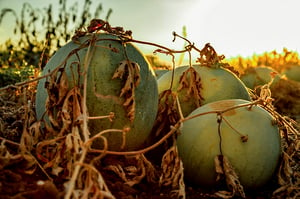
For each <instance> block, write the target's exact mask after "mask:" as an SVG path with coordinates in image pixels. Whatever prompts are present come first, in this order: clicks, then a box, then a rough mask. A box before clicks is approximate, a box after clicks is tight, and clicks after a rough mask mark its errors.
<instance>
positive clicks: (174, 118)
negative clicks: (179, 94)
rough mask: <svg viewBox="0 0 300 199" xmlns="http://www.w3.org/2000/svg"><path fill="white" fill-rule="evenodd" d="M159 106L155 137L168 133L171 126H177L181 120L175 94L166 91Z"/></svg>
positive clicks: (162, 94)
mask: <svg viewBox="0 0 300 199" xmlns="http://www.w3.org/2000/svg"><path fill="white" fill-rule="evenodd" d="M158 104H159V106H158V113H157V118H156V120H155V124H154V127H153V129H154V131H155V136H159V135H160V134H161V132H168V131H169V130H170V126H172V125H175V124H176V123H177V122H178V121H179V119H180V114H179V110H178V108H177V103H176V93H175V92H172V90H165V91H163V92H162V93H160V94H159V103H158Z"/></svg>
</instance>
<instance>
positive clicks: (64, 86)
mask: <svg viewBox="0 0 300 199" xmlns="http://www.w3.org/2000/svg"><path fill="white" fill-rule="evenodd" d="M57 87H58V101H57V104H59V103H60V102H61V101H62V100H63V99H64V97H65V96H66V94H67V92H68V90H69V80H68V76H67V74H66V72H65V70H63V71H62V72H61V75H60V77H59V79H58V84H57Z"/></svg>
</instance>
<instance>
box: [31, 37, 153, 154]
mask: <svg viewBox="0 0 300 199" xmlns="http://www.w3.org/2000/svg"><path fill="white" fill-rule="evenodd" d="M94 36H96V38H97V42H96V43H95V44H93V45H92V47H94V49H95V50H94V52H93V54H90V56H91V61H90V65H89V66H88V72H87V109H88V114H89V116H103V115H109V113H110V112H114V113H115V119H114V120H113V121H112V122H110V121H109V120H108V119H102V120H89V122H88V125H89V131H90V132H91V135H95V134H97V133H98V132H100V131H102V130H105V129H111V128H114V129H123V128H124V127H130V131H129V132H128V133H127V134H126V147H125V148H124V150H133V149H136V148H139V147H140V146H141V144H142V143H143V142H144V141H145V140H146V139H147V137H148V135H149V133H150V131H151V129H152V126H153V124H154V121H155V118H156V114H157V107H158V90H157V82H156V78H155V75H154V72H153V70H152V69H151V68H150V67H149V64H148V62H147V61H146V59H145V57H144V55H143V54H142V53H141V52H140V51H139V50H138V49H137V47H136V46H134V45H133V44H131V43H126V45H122V43H121V41H120V39H119V38H118V37H117V36H114V35H111V34H106V33H101V34H88V35H85V36H83V37H81V38H79V41H78V42H76V43H75V42H73V41H71V42H69V43H67V44H66V45H65V46H63V47H62V48H60V49H59V50H58V51H57V52H56V53H55V55H54V56H53V57H52V58H51V59H50V60H49V62H48V63H47V65H46V67H45V68H44V69H43V72H42V75H45V74H47V73H48V72H49V71H53V70H54V69H55V68H56V67H57V66H58V65H60V64H61V63H62V62H63V61H64V60H65V59H66V60H67V61H66V66H65V71H66V74H67V76H68V81H69V89H71V88H72V87H73V86H74V82H78V81H80V82H81V85H82V80H83V73H82V72H83V70H84V69H83V64H84V60H85V58H86V56H87V51H88V47H84V48H82V49H80V50H79V51H78V52H77V55H76V54H74V55H71V56H69V54H70V53H71V52H74V50H76V49H78V48H79V46H80V45H81V44H83V43H85V42H87V41H88V39H91V38H92V37H94ZM68 56H69V57H68ZM126 57H128V59H129V60H130V61H131V62H135V63H137V64H138V65H139V67H140V83H139V84H138V86H137V87H136V88H135V95H134V100H135V113H134V120H133V121H131V120H130V118H129V117H128V111H127V110H126V108H125V107H124V106H123V103H124V102H125V99H124V97H120V93H121V89H122V88H123V86H124V84H125V79H120V78H114V79H113V78H112V77H113V75H114V73H115V71H116V69H117V68H118V67H119V66H120V64H121V62H124V61H126ZM78 63H80V66H79V67H78ZM77 68H79V69H77ZM78 71H81V74H80V75H79V74H78ZM125 75H126V73H125ZM78 76H80V80H79V79H78ZM45 83H46V79H41V80H40V81H39V83H38V87H37V94H36V113H37V117H38V118H41V117H42V115H43V114H44V112H45V101H46V99H47V97H48V94H47V90H46V89H45ZM81 91H82V90H81ZM105 136H106V137H107V139H108V143H109V149H110V150H120V146H121V143H122V135H121V133H108V134H105ZM95 146H96V147H98V148H101V147H102V143H101V141H100V140H99V141H98V142H97V143H95Z"/></svg>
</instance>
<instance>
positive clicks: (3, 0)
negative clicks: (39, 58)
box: [0, 0, 300, 57]
mask: <svg viewBox="0 0 300 199" xmlns="http://www.w3.org/2000/svg"><path fill="white" fill-rule="evenodd" d="M93 1H95V2H97V3H99V2H101V3H102V5H103V9H104V10H108V9H109V8H111V9H112V10H113V13H112V15H111V16H110V18H109V22H110V24H111V25H112V26H122V27H124V29H126V30H131V31H132V32H133V38H134V39H137V40H143V41H149V42H153V43H157V44H161V45H164V46H166V47H169V48H172V49H178V50H180V49H182V47H183V44H184V43H183V41H182V40H180V39H176V41H175V42H173V41H172V40H173V36H172V32H173V31H175V32H176V33H178V34H182V27H183V26H186V30H187V38H188V39H189V40H190V41H191V42H192V43H194V44H195V46H196V47H198V48H200V49H201V48H202V47H203V46H204V45H205V44H206V43H210V44H211V45H212V46H213V47H214V48H215V50H216V51H217V52H218V54H224V55H225V56H226V57H235V56H239V55H240V56H243V57H247V56H251V55H253V54H254V53H256V54H261V53H263V52H265V51H272V50H277V51H279V52H281V51H282V49H283V48H284V47H286V48H287V49H289V50H293V51H298V52H300V12H299V8H300V1H299V0H102V1H101V0H100V1H99V0H98V1H96V0H93ZM23 2H26V0H0V8H1V9H2V8H8V7H9V8H14V9H15V10H16V11H18V9H19V10H20V9H21V6H22V4H23ZM27 2H30V3H31V4H32V5H33V7H35V6H36V7H46V6H47V5H48V4H49V2H52V3H55V2H58V0H52V1H46V0H27ZM69 2H74V0H73V1H71V0H69ZM78 2H83V1H80V0H78ZM54 9H55V7H54ZM19 13H20V12H19ZM103 17H104V15H103ZM3 20H4V21H3V24H2V25H1V26H0V43H3V41H4V40H5V39H7V38H9V37H11V35H12V28H9V27H10V26H12V24H11V23H9V17H7V18H4V19H3ZM3 25H5V28H6V29H4V28H3ZM141 48H142V50H143V51H144V50H145V51H148V52H150V51H152V50H153V49H152V48H150V47H149V46H143V47H141Z"/></svg>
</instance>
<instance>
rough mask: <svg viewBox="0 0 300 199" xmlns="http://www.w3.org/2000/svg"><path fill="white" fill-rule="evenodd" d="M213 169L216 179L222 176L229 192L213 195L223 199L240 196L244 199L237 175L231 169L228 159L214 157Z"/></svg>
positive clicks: (219, 156) (219, 192) (221, 156)
mask: <svg viewBox="0 0 300 199" xmlns="http://www.w3.org/2000/svg"><path fill="white" fill-rule="evenodd" d="M215 163H216V165H215V168H216V171H217V174H218V177H217V178H218V179H220V176H221V175H224V177H225V180H226V184H227V187H228V188H229V189H230V191H231V192H228V191H218V192H216V193H215V194H216V195H217V196H221V195H222V197H224V198H232V197H234V196H241V197H242V198H246V195H245V192H244V188H243V186H242V185H241V183H240V181H239V179H238V175H237V173H236V172H235V170H234V169H233V167H232V165H231V163H230V162H229V160H228V158H227V157H226V156H223V155H218V156H217V157H215Z"/></svg>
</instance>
